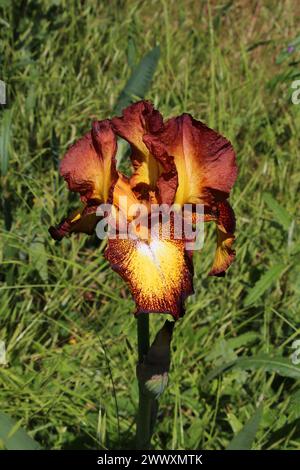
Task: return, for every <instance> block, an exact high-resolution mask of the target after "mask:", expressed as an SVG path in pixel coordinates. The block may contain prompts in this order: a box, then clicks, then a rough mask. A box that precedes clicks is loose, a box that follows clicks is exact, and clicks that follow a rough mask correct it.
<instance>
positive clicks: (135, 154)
mask: <svg viewBox="0 0 300 470" xmlns="http://www.w3.org/2000/svg"><path fill="white" fill-rule="evenodd" d="M112 123H113V126H114V129H115V132H116V133H117V134H118V135H119V136H120V137H122V138H124V139H125V140H127V141H128V142H129V143H130V145H131V148H132V154H131V160H132V164H133V168H134V173H133V175H132V177H131V179H130V184H131V186H132V188H133V189H134V190H136V191H138V192H141V194H142V195H143V197H145V196H146V194H147V191H148V192H149V191H155V192H157V196H158V200H159V202H161V203H166V204H171V203H172V202H173V200H174V195H175V191H176V189H177V185H178V178H177V171H176V167H175V164H174V160H173V158H172V157H171V156H169V155H168V153H167V152H166V151H165V149H164V148H162V147H161V149H160V150H161V151H160V152H159V151H157V152H156V155H155V156H153V155H152V153H151V147H149V145H148V137H149V135H150V136H151V135H152V133H156V132H158V131H160V130H162V129H163V118H162V116H161V114H160V113H159V112H158V111H157V110H155V109H154V107H153V105H152V103H150V102H148V101H139V102H138V103H134V104H133V105H131V106H128V108H126V109H124V111H123V116H122V117H116V118H113V119H112Z"/></svg>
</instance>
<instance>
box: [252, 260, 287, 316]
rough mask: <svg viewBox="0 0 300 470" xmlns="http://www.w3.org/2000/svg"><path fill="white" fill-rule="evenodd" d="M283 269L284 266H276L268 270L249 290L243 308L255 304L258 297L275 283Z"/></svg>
mask: <svg viewBox="0 0 300 470" xmlns="http://www.w3.org/2000/svg"><path fill="white" fill-rule="evenodd" d="M284 268H285V265H284V264H281V263H280V264H276V265H275V266H273V267H272V268H270V269H269V270H268V271H267V272H266V273H265V274H263V275H262V277H261V278H260V279H259V280H258V281H257V282H256V283H255V285H254V287H252V289H250V290H249V292H248V294H247V296H246V298H245V300H244V306H245V307H248V306H249V305H251V304H253V303H255V302H256V301H257V300H258V299H260V297H261V296H262V295H263V294H264V293H265V291H266V290H267V289H269V287H271V285H272V284H273V283H274V282H276V281H277V280H278V279H279V278H280V276H281V274H282V272H283V270H284Z"/></svg>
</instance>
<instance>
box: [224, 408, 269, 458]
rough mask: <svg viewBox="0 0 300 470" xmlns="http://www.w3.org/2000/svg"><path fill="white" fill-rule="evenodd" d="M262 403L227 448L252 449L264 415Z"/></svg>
mask: <svg viewBox="0 0 300 470" xmlns="http://www.w3.org/2000/svg"><path fill="white" fill-rule="evenodd" d="M262 411H263V408H262V405H260V406H259V407H258V408H257V410H256V411H255V413H254V415H253V416H252V418H251V419H249V421H248V422H247V423H246V424H245V426H244V427H243V429H241V430H240V432H239V433H238V434H237V435H236V436H234V438H233V439H232V441H231V442H230V443H229V445H228V447H227V449H226V450H251V448H252V444H253V442H254V439H255V436H256V433H257V431H258V427H259V423H260V421H261V417H262Z"/></svg>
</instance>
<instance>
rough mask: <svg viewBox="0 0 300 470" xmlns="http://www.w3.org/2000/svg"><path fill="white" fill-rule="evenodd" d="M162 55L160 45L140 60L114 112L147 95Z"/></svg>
mask: <svg viewBox="0 0 300 470" xmlns="http://www.w3.org/2000/svg"><path fill="white" fill-rule="evenodd" d="M159 56H160V48H159V46H157V47H154V49H152V50H151V51H150V52H148V53H147V54H146V55H145V56H144V57H143V58H142V60H141V61H140V63H139V64H138V65H137V66H136V67H135V68H134V70H133V71H132V73H131V75H130V77H129V80H128V82H127V83H126V85H125V87H124V89H123V90H122V92H121V93H120V95H119V97H118V99H117V102H116V105H115V107H114V112H115V113H116V114H119V113H121V111H122V110H123V109H124V108H126V106H128V105H129V104H130V103H132V102H133V101H135V100H138V99H142V98H144V96H145V95H146V93H147V91H148V89H149V87H150V83H151V80H152V78H153V75H154V72H155V70H156V66H157V63H158V60H159Z"/></svg>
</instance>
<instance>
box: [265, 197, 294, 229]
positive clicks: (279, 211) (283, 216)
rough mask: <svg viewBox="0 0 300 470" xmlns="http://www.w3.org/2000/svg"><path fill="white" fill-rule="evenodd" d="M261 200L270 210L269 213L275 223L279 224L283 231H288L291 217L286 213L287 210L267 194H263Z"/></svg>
mask: <svg viewBox="0 0 300 470" xmlns="http://www.w3.org/2000/svg"><path fill="white" fill-rule="evenodd" d="M263 199H264V201H265V203H266V204H267V205H268V207H269V209H271V211H272V212H273V215H274V217H275V219H276V220H277V222H279V223H280V225H282V227H283V228H284V229H285V230H288V229H289V228H290V225H291V223H292V217H291V216H290V214H289V213H288V212H287V210H286V209H285V208H284V207H282V206H281V205H280V204H278V202H277V201H276V200H275V199H274V198H273V196H272V195H271V194H269V193H264V194H263Z"/></svg>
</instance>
